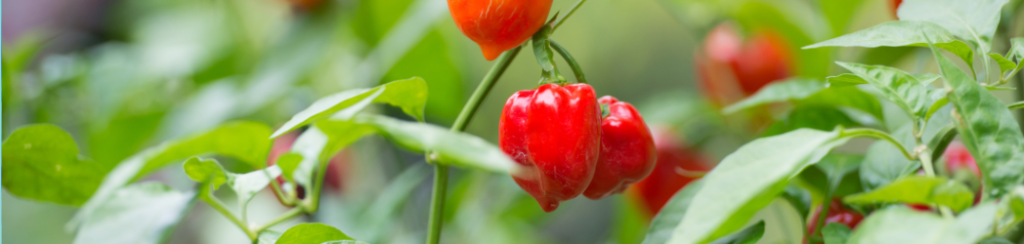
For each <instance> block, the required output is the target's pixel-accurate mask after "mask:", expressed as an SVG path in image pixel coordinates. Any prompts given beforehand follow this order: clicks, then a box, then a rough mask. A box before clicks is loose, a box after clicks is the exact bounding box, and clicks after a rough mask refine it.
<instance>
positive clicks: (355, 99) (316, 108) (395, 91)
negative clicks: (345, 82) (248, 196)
mask: <svg viewBox="0 0 1024 244" xmlns="http://www.w3.org/2000/svg"><path fill="white" fill-rule="evenodd" d="M372 102H376V103H387V104H391V105H394V106H397V107H400V108H402V111H404V112H406V113H407V114H409V115H411V116H413V117H414V118H416V119H417V120H423V107H424V106H425V104H426V103H427V82H426V81H424V80H423V79H422V78H419V77H414V78H411V79H408V80H398V81H392V82H390V83H387V84H384V85H380V86H377V87H374V88H369V89H355V90H347V91H343V92H339V93H335V94H332V95H329V96H327V97H324V98H321V99H320V100H317V101H316V102H314V103H313V104H312V105H309V107H308V108H306V109H304V110H302V111H300V112H299V113H298V114H295V116H293V117H292V118H291V119H290V120H288V122H285V123H284V125H282V126H281V128H278V129H277V131H275V132H274V134H273V135H271V138H273V137H278V136H280V135H282V134H284V133H286V132H289V131H291V130H294V129H296V128H299V127H301V126H303V125H306V124H309V123H311V122H313V121H316V120H320V119H325V118H328V117H330V116H332V115H334V116H337V117H338V118H341V119H348V118H351V117H352V116H354V115H355V114H356V113H358V112H359V111H361V110H362V109H363V108H365V107H366V106H368V105H370V103H372ZM336 113H337V115H335V114H336Z"/></svg>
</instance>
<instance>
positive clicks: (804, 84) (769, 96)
mask: <svg viewBox="0 0 1024 244" xmlns="http://www.w3.org/2000/svg"><path fill="white" fill-rule="evenodd" d="M822 89H825V85H824V84H823V83H821V82H820V81H816V80H809V79H789V80H785V81H779V82H773V83H771V84H768V86H765V87H764V88H762V89H761V90H759V91H757V93H754V95H752V96H750V97H748V98H747V99H744V100H743V101H739V102H737V103H735V104H733V105H730V106H729V107H726V108H725V109H722V112H724V113H727V114H729V113H734V112H736V111H740V110H743V109H747V108H752V107H755V106H759V105H763V104H768V103H773V102H785V101H789V100H797V99H803V98H806V97H808V96H811V94H814V93H816V92H818V91H821V90H822Z"/></svg>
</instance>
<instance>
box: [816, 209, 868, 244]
mask: <svg viewBox="0 0 1024 244" xmlns="http://www.w3.org/2000/svg"><path fill="white" fill-rule="evenodd" d="M819 217H821V206H818V209H815V210H814V214H812V215H811V219H810V220H809V221H807V233H814V232H815V231H817V229H816V227H817V226H818V218H819ZM861 220H864V215H861V214H860V213H858V212H857V211H854V210H852V209H847V208H844V207H843V204H842V203H841V202H839V199H832V201H831V202H830V203H829V205H828V215H826V216H825V224H823V225H821V226H825V225H827V224H829V223H840V224H843V225H845V226H846V227H850V229H854V228H857V225H858V224H860V221H861ZM817 236H818V237H821V235H820V234H819V235H817ZM804 243H806V241H804Z"/></svg>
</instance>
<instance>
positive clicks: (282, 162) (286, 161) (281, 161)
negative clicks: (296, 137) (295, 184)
mask: <svg viewBox="0 0 1024 244" xmlns="http://www.w3.org/2000/svg"><path fill="white" fill-rule="evenodd" d="M302 160H303V157H302V154H298V153H294V152H288V153H285V154H281V156H279V157H277V166H278V167H281V176H283V177H284V178H285V180H288V181H295V178H293V177H292V175H293V174H294V173H295V169H296V168H298V167H299V163H300V162H302Z"/></svg>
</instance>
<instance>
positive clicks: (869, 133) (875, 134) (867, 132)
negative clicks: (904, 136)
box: [839, 128, 917, 161]
mask: <svg viewBox="0 0 1024 244" xmlns="http://www.w3.org/2000/svg"><path fill="white" fill-rule="evenodd" d="M839 136H840V137H871V138H876V139H882V140H886V141H889V143H892V144H893V145H895V146H896V148H899V149H900V152H902V153H903V156H904V157H907V159H908V160H911V161H913V160H917V159H916V158H915V157H914V156H913V155H912V154H910V152H909V151H907V149H906V148H904V147H903V144H900V143H899V142H898V141H896V139H894V138H892V136H890V135H889V134H887V133H885V132H883V131H880V130H876V129H867V128H857V129H844V130H843V131H842V132H840V135H839Z"/></svg>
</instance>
